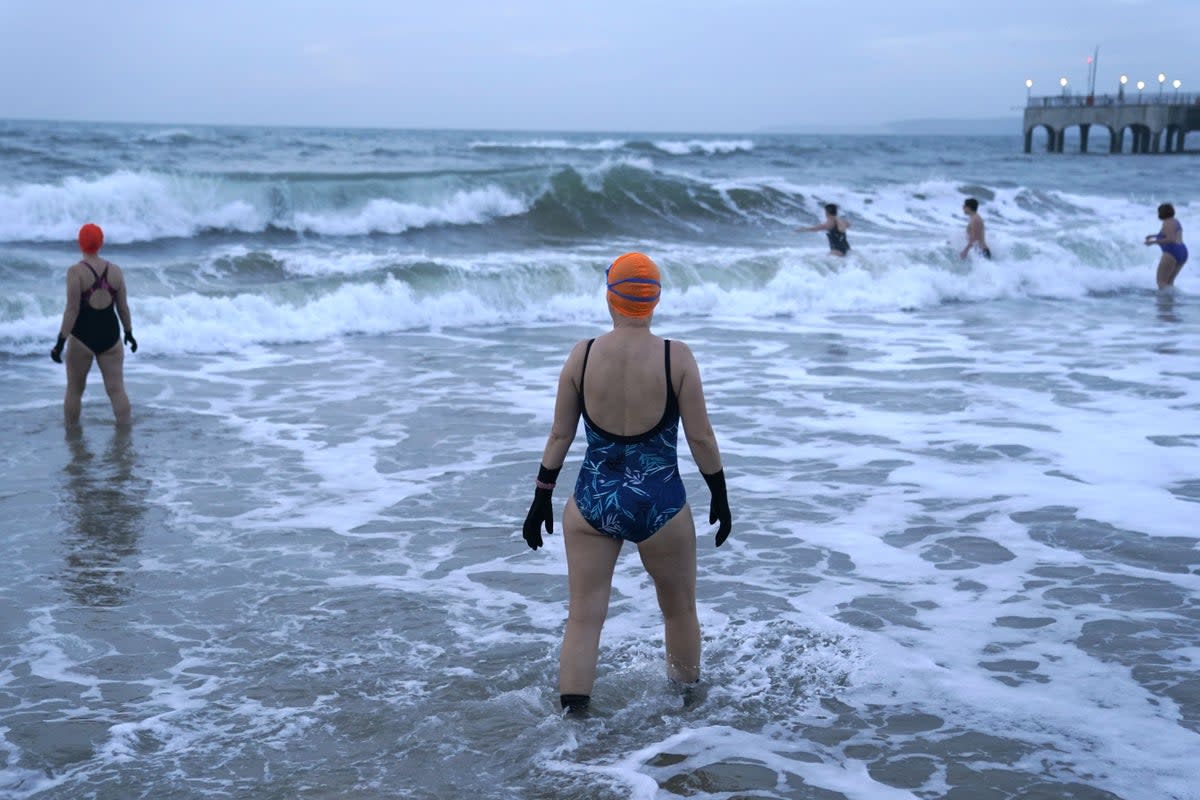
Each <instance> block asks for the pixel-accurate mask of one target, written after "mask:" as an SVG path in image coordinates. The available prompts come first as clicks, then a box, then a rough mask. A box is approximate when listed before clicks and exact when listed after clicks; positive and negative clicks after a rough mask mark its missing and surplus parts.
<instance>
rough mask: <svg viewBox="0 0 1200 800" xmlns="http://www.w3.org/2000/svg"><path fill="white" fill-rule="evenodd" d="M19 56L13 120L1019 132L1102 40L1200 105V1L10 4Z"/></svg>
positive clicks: (12, 64)
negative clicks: (988, 124)
mask: <svg viewBox="0 0 1200 800" xmlns="http://www.w3.org/2000/svg"><path fill="white" fill-rule="evenodd" d="M0 41H2V42H3V46H0V75H3V76H4V79H3V80H0V118H36V119H78V120H110V121H130V122H163V123H222V124H224V123H229V124H283V125H328V126H380V127H403V128H494V129H525V130H595V131H607V130H611V131H628V130H641V131H692V132H713V133H717V132H754V131H761V130H764V129H777V128H787V127H803V128H809V127H820V128H826V129H832V130H836V129H844V128H853V127H858V126H864V125H876V124H881V123H886V122H889V121H893V120H905V119H914V118H928V117H939V118H940V117H951V118H966V119H977V118H995V117H1005V116H1016V115H1017V114H1018V113H1019V112H1018V107H1019V106H1020V105H1022V104H1023V103H1024V101H1025V86H1024V81H1025V79H1026V78H1032V79H1033V81H1034V92H1035V94H1036V93H1058V92H1059V91H1060V89H1059V86H1058V79H1059V77H1060V76H1066V77H1067V78H1068V79H1069V80H1070V82H1071V88H1072V89H1076V88H1078V89H1080V90H1082V88H1083V87H1084V86H1085V85H1086V77H1087V64H1086V63H1085V59H1086V57H1087V56H1088V55H1090V54H1091V52H1092V50H1093V48H1094V47H1096V46H1097V45H1099V46H1100V58H1099V69H1098V84H1097V86H1098V90H1114V91H1115V89H1116V83H1117V76H1118V75H1119V74H1121V73H1122V72H1125V73H1128V74H1129V76H1130V77H1131V79H1132V80H1133V81H1136V80H1138V79H1139V78H1140V79H1143V80H1146V81H1147V82H1148V83H1149V84H1150V86H1151V88H1149V89H1147V92H1148V93H1156V92H1157V82H1156V81H1155V76H1156V75H1157V74H1158V73H1159V72H1160V71H1161V72H1165V73H1166V74H1167V76H1168V87H1169V82H1170V80H1172V79H1174V78H1179V79H1181V80H1182V81H1183V89H1182V91H1184V92H1186V91H1188V90H1189V89H1190V90H1191V91H1200V46H1198V44H1200V0H1158V2H1143V0H1040V1H1035V0H985V1H982V2H975V1H974V0H955V1H954V2H949V1H948V0H858V2H852V1H843V2H835V1H834V0H827V2H820V3H817V2H807V0H736V2H735V1H734V0H707V1H706V0H603V1H602V2H593V1H592V0H557V1H554V2H552V1H551V0H514V1H511V2H510V1H508V0H490V1H488V0H416V2H413V0H330V2H315V1H312V0H287V2H282V1H281V0H203V1H202V2H200V1H195V0H106V1H105V2H94V1H92V2H78V1H77V0H61V1H59V0H0ZM1168 91H1173V90H1172V89H1170V88H1168Z"/></svg>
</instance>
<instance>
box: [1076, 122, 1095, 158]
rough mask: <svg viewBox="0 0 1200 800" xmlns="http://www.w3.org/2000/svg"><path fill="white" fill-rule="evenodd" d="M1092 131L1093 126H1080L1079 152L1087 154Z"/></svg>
mask: <svg viewBox="0 0 1200 800" xmlns="http://www.w3.org/2000/svg"><path fill="white" fill-rule="evenodd" d="M1091 129H1092V126H1091V125H1080V126H1079V152H1081V153H1086V152H1087V143H1088V131H1090V130H1091Z"/></svg>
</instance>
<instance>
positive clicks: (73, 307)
mask: <svg viewBox="0 0 1200 800" xmlns="http://www.w3.org/2000/svg"><path fill="white" fill-rule="evenodd" d="M81 294H82V292H81V290H80V288H79V279H78V278H77V277H76V271H75V268H74V267H72V268H71V269H69V270H67V306H66V308H65V309H63V317H62V326H61V327H60V328H59V329H58V335H59V336H60V337H62V338H63V339H65V338H67V337H68V336H70V335H71V329H72V328H74V327H75V320H76V319H78V318H79V296H80V295H81Z"/></svg>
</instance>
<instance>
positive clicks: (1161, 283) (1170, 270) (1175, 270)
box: [1155, 253, 1180, 289]
mask: <svg viewBox="0 0 1200 800" xmlns="http://www.w3.org/2000/svg"><path fill="white" fill-rule="evenodd" d="M1179 269H1180V267H1179V264H1178V262H1176V261H1175V256H1173V255H1171V254H1170V253H1163V254H1162V258H1160V259H1159V260H1158V274H1157V275H1156V276H1155V277H1156V278H1157V280H1158V288H1160V289H1165V288H1167V287H1168V286H1170V285H1172V284H1173V283H1175V276H1176V275H1178V274H1179Z"/></svg>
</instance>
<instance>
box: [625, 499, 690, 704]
mask: <svg viewBox="0 0 1200 800" xmlns="http://www.w3.org/2000/svg"><path fill="white" fill-rule="evenodd" d="M638 553H639V554H640V555H641V557H642V564H644V565H645V567H646V571H647V572H649V573H650V577H651V578H653V579H654V588H655V590H656V591H657V593H658V605H659V608H661V609H662V614H663V627H664V639H665V640H666V646H667V677H668V678H669V679H670V680H673V681H678V682H680V683H695V682H696V681H698V680H699V679H700V620H699V619H698V618H697V617H696V525H695V523H694V522H693V521H692V512H691V509H690V508H689V507H688V506H686V505H685V506H684V507H683V510H681V511H680V512H679V513H678V514H676V515H675V516H674V517H672V518H671V521H670V522H668V523H667V524H666V525H664V526H663V527H662V528H661V529H659V531H658V532H657V533H655V534H654V535H653V536H651V537H650V538H649V539H647V540H646V541H644V542H642V543H641V544H639V545H638Z"/></svg>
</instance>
